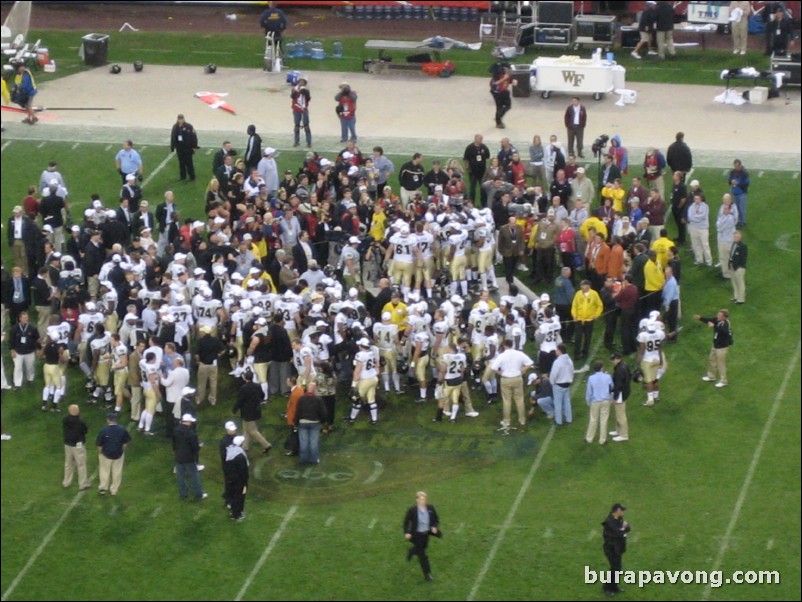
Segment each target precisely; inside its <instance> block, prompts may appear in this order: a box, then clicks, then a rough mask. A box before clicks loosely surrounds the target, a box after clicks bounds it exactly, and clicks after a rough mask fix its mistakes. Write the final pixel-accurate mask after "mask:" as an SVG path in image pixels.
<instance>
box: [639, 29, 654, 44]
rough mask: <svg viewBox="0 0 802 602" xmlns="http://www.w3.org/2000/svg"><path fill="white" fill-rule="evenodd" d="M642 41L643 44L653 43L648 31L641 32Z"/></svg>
mask: <svg viewBox="0 0 802 602" xmlns="http://www.w3.org/2000/svg"><path fill="white" fill-rule="evenodd" d="M640 41H641V42H651V41H652V34H651V33H650V32H648V31H642V32H640Z"/></svg>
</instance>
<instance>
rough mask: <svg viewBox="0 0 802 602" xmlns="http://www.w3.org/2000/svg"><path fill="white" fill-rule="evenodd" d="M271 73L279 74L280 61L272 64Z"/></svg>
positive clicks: (277, 60)
mask: <svg viewBox="0 0 802 602" xmlns="http://www.w3.org/2000/svg"><path fill="white" fill-rule="evenodd" d="M273 72H274V73H281V59H276V61H275V62H274V63H273Z"/></svg>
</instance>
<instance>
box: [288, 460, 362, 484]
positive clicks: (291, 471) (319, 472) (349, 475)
mask: <svg viewBox="0 0 802 602" xmlns="http://www.w3.org/2000/svg"><path fill="white" fill-rule="evenodd" d="M354 477H356V474H354V472H353V471H352V470H351V469H350V468H348V467H346V466H341V465H328V466H326V467H325V468H321V467H318V466H306V467H304V466H299V467H297V468H283V469H281V470H278V471H276V472H275V474H274V478H275V479H276V480H277V481H279V482H280V483H283V484H286V485H296V486H299V487H331V486H336V485H342V484H344V483H348V482H349V481H353V480H354Z"/></svg>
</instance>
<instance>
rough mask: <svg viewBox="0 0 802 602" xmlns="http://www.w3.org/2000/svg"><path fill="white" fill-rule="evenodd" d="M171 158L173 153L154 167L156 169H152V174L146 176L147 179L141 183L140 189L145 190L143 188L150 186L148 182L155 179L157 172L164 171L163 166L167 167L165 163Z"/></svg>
mask: <svg viewBox="0 0 802 602" xmlns="http://www.w3.org/2000/svg"><path fill="white" fill-rule="evenodd" d="M172 156H173V153H170V154H168V155H167V156H166V157H165V158H164V161H162V162H161V163H159V164H158V165H157V166H156V169H154V170H153V171H152V172H150V174H149V175H148V177H147V178H145V181H144V182H142V188H145V186H147V185H148V184H150V182H151V181H152V180H153V178H155V177H156V174H158V173H159V172H160V171H161V170H162V169H164V166H165V165H167V162H168V161H169V160H170V158H171V157H172Z"/></svg>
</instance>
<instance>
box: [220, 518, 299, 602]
mask: <svg viewBox="0 0 802 602" xmlns="http://www.w3.org/2000/svg"><path fill="white" fill-rule="evenodd" d="M297 511H298V504H295V505H294V506H292V507H291V508H290V509H289V510H288V511H287V514H285V515H284V519H283V520H282V521H281V524H280V525H279V527H278V529H277V530H276V532H275V533H273V537H271V538H270V543H268V544H267V547H266V548H265V549H264V552H262V555H261V556H260V557H259V560H258V561H257V562H256V564H255V565H254V567H253V569H252V570H251V574H250V575H248V578H247V579H246V580H245V583H243V584H242V587H241V588H240V590H239V592H237V597H236V598H234V600H236V601H239V600H242V597H243V596H244V595H245V592H246V591H248V588H249V587H250V586H251V583H253V580H254V578H255V577H256V575H257V574H258V573H259V571H260V570H261V569H262V566H264V564H265V562H267V557H268V556H270V554H271V552H273V548H275V547H276V544H277V543H278V540H279V539H280V538H281V536H282V535H284V531H285V530H286V529H287V525H288V524H289V523H290V520H292V517H293V516H295V513H296V512H297Z"/></svg>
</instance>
